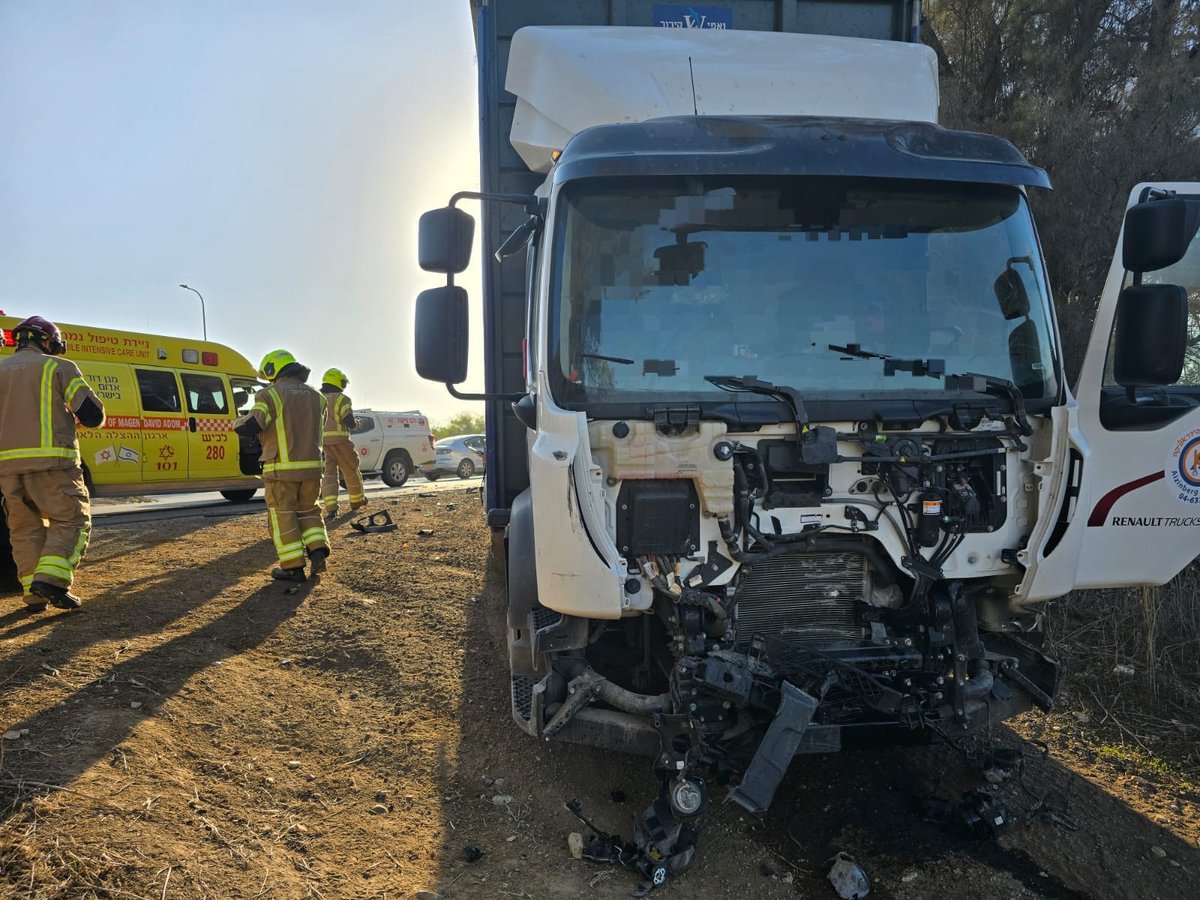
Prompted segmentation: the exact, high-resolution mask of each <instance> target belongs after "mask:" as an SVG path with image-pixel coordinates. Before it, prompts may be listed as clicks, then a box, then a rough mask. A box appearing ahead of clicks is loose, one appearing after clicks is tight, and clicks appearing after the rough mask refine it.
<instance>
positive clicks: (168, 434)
mask: <svg viewBox="0 0 1200 900" xmlns="http://www.w3.org/2000/svg"><path fill="white" fill-rule="evenodd" d="M133 376H134V378H135V379H136V381H137V386H138V399H139V402H140V405H141V414H142V479H143V480H144V481H147V482H163V481H185V480H187V478H188V444H189V434H188V420H187V416H186V415H185V413H184V411H183V395H182V392H181V391H180V388H179V376H178V375H177V374H176V373H175V371H174V370H172V369H157V368H154V369H152V368H143V367H141V366H134V367H133Z"/></svg>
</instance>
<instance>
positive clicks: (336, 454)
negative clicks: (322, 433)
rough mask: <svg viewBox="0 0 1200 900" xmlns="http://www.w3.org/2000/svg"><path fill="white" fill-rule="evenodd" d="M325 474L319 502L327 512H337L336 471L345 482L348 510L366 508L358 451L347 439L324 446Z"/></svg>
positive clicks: (322, 479)
mask: <svg viewBox="0 0 1200 900" xmlns="http://www.w3.org/2000/svg"><path fill="white" fill-rule="evenodd" d="M324 449H325V474H324V477H322V478H321V500H322V501H323V502H324V503H325V509H326V510H328V511H329V512H337V505H338V471H339V470H340V471H341V473H342V478H343V479H344V480H345V482H346V492H347V493H348V494H350V508H351V509H358V508H359V507H360V506H366V504H367V497H366V495H365V494H364V493H363V482H362V473H360V472H359V470H358V451H357V450H355V449H354V444H353V443H351V441H350V439H349V438H346V439H344V440H338V441H330V442H329V443H327V444H326V445H325V448H324Z"/></svg>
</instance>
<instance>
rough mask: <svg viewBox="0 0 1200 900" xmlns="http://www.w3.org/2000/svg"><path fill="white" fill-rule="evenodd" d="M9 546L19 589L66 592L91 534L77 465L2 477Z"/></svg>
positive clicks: (80, 473)
mask: <svg viewBox="0 0 1200 900" xmlns="http://www.w3.org/2000/svg"><path fill="white" fill-rule="evenodd" d="M0 491H2V492H3V493H4V511H5V512H6V513H7V514H8V530H9V538H8V539H9V542H10V543H11V544H12V555H13V561H14V562H15V563H16V564H17V574H18V575H19V576H20V578H21V588H22V590H23V591H24V592H25V595H26V596H28V595H29V585H30V584H31V583H32V582H33V581H34V580H37V581H45V582H47V583H49V584H53V585H56V586H57V587H61V588H69V587H70V586H71V582H72V581H73V580H74V578H75V568H76V566H78V565H79V561H80V560H81V559H83V553H84V551H85V550H87V545H88V538H89V537H90V536H91V533H92V514H91V503H90V501H89V500H88V492H87V488H86V487H85V486H84V483H83V470H82V469H80V468H79V467H78V466H72V467H70V468H64V469H45V470H43V471H41V472H23V473H22V474H20V475H0Z"/></svg>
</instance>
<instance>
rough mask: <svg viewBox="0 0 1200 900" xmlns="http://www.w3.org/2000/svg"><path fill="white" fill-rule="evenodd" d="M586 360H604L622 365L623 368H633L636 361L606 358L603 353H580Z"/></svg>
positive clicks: (623, 358)
mask: <svg viewBox="0 0 1200 900" xmlns="http://www.w3.org/2000/svg"><path fill="white" fill-rule="evenodd" d="M579 355H580V356H582V357H583V358H584V359H602V360H604V361H605V362H614V363H620V364H621V365H623V366H632V365H633V364H634V362H636V360H632V359H626V358H625V357H623V356H605V355H604V354H603V353H580V354H579Z"/></svg>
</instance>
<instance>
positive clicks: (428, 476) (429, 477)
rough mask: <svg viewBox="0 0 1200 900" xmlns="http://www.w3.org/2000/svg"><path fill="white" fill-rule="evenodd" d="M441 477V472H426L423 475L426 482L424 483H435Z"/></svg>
mask: <svg viewBox="0 0 1200 900" xmlns="http://www.w3.org/2000/svg"><path fill="white" fill-rule="evenodd" d="M441 477H442V473H441V472H426V473H425V480H426V481H437V480H438V479H439V478H441Z"/></svg>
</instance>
